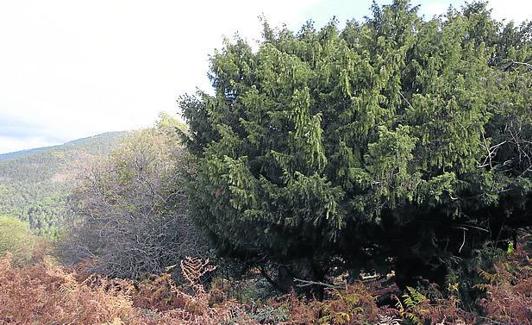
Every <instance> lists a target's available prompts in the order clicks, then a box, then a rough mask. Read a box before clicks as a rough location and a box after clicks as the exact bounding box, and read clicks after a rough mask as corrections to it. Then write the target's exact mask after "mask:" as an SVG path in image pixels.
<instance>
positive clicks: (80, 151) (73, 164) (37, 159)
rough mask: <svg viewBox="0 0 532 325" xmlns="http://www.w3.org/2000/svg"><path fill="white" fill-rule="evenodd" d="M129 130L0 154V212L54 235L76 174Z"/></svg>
mask: <svg viewBox="0 0 532 325" xmlns="http://www.w3.org/2000/svg"><path fill="white" fill-rule="evenodd" d="M127 134H128V132H126V131H122V132H108V133H103V134H99V135H95V136H92V137H87V138H82V139H77V140H74V141H70V142H67V143H65V144H62V145H57V146H50V147H42V148H34V149H29V150H22V151H17V152H11V153H5V154H0V215H2V214H5V215H11V216H15V217H18V218H19V219H21V220H24V221H27V222H29V224H30V227H31V228H32V229H33V230H34V231H35V232H37V233H40V234H47V235H51V236H55V235H56V233H57V229H58V225H59V224H60V223H61V220H63V219H64V217H65V215H66V213H67V212H66V211H65V206H66V204H65V202H66V200H67V197H68V195H70V192H71V190H72V188H73V186H74V183H75V182H74V179H75V175H76V174H77V172H78V169H79V168H80V166H81V165H82V164H84V163H85V162H86V161H88V160H90V159H91V158H95V157H100V156H104V155H107V154H109V153H110V152H111V151H112V150H113V149H114V148H116V147H117V146H118V145H119V144H120V142H121V141H122V139H124V138H125V137H126V136H127Z"/></svg>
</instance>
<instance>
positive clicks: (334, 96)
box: [180, 0, 532, 279]
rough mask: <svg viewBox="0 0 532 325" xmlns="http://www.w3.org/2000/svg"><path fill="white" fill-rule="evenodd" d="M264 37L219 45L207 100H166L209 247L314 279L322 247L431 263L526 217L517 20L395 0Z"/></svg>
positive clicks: (525, 102) (530, 170)
mask: <svg viewBox="0 0 532 325" xmlns="http://www.w3.org/2000/svg"><path fill="white" fill-rule="evenodd" d="M263 35H264V40H263V41H262V43H261V44H260V45H259V47H258V49H257V50H253V49H252V48H251V46H250V45H248V44H247V43H246V42H245V41H244V40H242V39H239V38H237V39H235V40H234V41H233V42H226V44H225V47H224V48H223V49H222V50H220V51H217V52H215V53H214V55H213V56H212V58H211V73H210V77H211V80H212V84H213V86H214V90H215V93H214V95H209V94H207V93H198V94H197V95H196V96H185V97H183V98H182V100H181V102H180V104H181V107H182V108H183V113H184V116H185V118H186V119H187V122H188V124H189V126H190V132H189V134H188V137H187V139H186V140H187V144H188V148H189V149H190V151H191V152H192V153H193V154H194V156H195V157H196V158H197V163H198V168H197V173H195V174H193V175H192V178H191V182H190V198H191V204H192V206H193V209H192V211H193V214H194V217H195V219H196V220H197V221H198V222H199V223H200V224H202V225H203V227H204V228H206V229H207V230H208V232H209V233H210V235H211V236H212V237H213V238H214V239H215V241H216V243H217V245H218V247H219V248H221V249H222V251H223V250H225V251H226V252H230V253H233V254H236V255H238V256H241V257H248V258H255V260H259V259H261V258H263V257H267V258H268V259H270V260H276V261H280V262H281V263H288V261H300V262H301V263H302V264H303V265H306V267H305V270H307V271H306V272H307V274H306V276H308V277H314V278H318V279H319V278H323V276H324V274H325V273H326V272H327V270H328V267H330V266H332V265H333V262H332V261H333V258H332V257H333V256H340V257H342V259H341V261H344V262H346V263H347V265H349V264H353V263H356V262H357V260H361V259H364V260H366V259H368V258H370V257H375V256H379V255H382V256H386V255H391V256H396V257H398V258H399V259H400V260H401V259H402V260H403V262H404V261H405V260H404V259H405V258H410V259H411V260H409V261H408V263H403V264H408V265H409V266H408V267H410V268H411V267H413V264H412V263H416V262H419V261H421V262H425V263H427V262H431V263H435V264H438V263H439V265H441V263H440V262H438V261H437V260H438V258H439V257H442V256H446V254H463V253H465V252H470V250H471V248H472V247H474V246H475V245H478V244H479V243H481V242H483V241H484V240H486V239H488V237H490V236H491V237H492V238H494V239H498V238H499V237H500V236H506V235H505V234H504V232H501V231H502V230H504V227H503V226H505V225H512V227H516V226H518V225H522V224H527V223H530V220H531V219H530V217H531V216H530V213H531V211H532V207H531V206H530V204H531V203H530V202H531V200H530V199H531V195H532V194H531V191H530V190H531V185H532V160H531V157H532V142H531V141H532V133H531V130H532V127H531V122H532V108H531V106H530V103H531V102H532V101H531V91H530V89H531V82H532V78H531V71H530V60H531V59H532V58H531V56H532V48H531V45H532V42H531V39H530V35H531V25H530V24H523V25H522V26H519V27H515V26H513V25H512V24H506V25H505V24H503V23H500V22H497V21H495V20H493V19H491V18H490V15H489V11H488V10H487V9H486V7H485V4H481V3H474V4H471V5H468V6H467V7H466V8H464V9H463V10H461V11H456V10H449V11H448V12H447V14H445V15H443V16H442V17H440V18H437V19H432V20H429V21H423V20H422V19H421V18H420V17H419V16H418V14H417V8H415V7H412V6H411V5H410V4H409V3H408V2H407V1H403V0H397V1H394V2H393V4H391V5H387V6H382V7H379V6H376V5H374V6H373V7H372V17H370V18H367V19H365V20H364V21H350V22H349V23H348V24H347V25H346V27H345V28H344V29H343V30H340V29H339V28H338V27H337V23H336V22H335V21H334V20H333V21H331V23H330V24H328V25H327V26H325V27H323V28H322V29H320V30H317V29H316V28H314V26H313V24H312V23H307V24H306V25H305V26H303V28H302V29H301V30H300V31H299V32H298V33H294V32H292V31H289V30H287V29H280V30H274V29H271V28H270V27H269V26H268V24H266V23H265V24H264V34H263ZM463 238H465V239H464V240H463ZM262 260H264V259H262ZM298 263H299V262H298ZM430 272H433V270H430ZM430 272H429V273H430Z"/></svg>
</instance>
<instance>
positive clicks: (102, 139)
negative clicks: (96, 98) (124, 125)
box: [0, 131, 128, 161]
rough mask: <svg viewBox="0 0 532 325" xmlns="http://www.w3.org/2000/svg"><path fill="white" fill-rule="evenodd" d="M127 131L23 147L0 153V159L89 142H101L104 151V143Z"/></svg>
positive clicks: (85, 145)
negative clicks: (28, 147)
mask: <svg viewBox="0 0 532 325" xmlns="http://www.w3.org/2000/svg"><path fill="white" fill-rule="evenodd" d="M127 133H128V132H127V131H114V132H105V133H101V134H98V135H94V136H90V137H86V138H80V139H76V140H72V141H68V142H65V143H64V144H59V145H55V146H48V147H39V148H32V149H25V150H19V151H13V152H7V153H2V154H0V161H3V160H8V159H17V158H22V157H27V156H30V155H33V154H37V153H41V152H46V151H50V150H55V149H61V148H65V147H70V146H78V145H81V146H84V147H88V148H90V147H91V144H95V143H100V144H102V147H103V148H102V149H103V150H104V151H105V147H106V143H109V142H113V141H114V140H115V139H117V138H121V137H123V136H125V135H126V134H127Z"/></svg>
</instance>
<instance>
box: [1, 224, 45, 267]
mask: <svg viewBox="0 0 532 325" xmlns="http://www.w3.org/2000/svg"><path fill="white" fill-rule="evenodd" d="M36 244H37V238H36V237H35V236H34V235H32V234H31V232H30V230H29V226H28V224H26V223H25V222H22V221H20V220H18V219H15V218H11V217H5V216H0V256H2V255H4V254H6V253H7V252H10V253H11V254H12V258H13V260H14V261H15V262H16V263H24V262H28V261H29V260H30V259H31V258H32V256H33V251H34V246H35V245H36Z"/></svg>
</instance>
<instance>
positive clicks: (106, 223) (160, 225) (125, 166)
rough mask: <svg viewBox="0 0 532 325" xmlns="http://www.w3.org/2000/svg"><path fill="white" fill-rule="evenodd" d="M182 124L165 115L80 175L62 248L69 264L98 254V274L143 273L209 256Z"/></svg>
mask: <svg viewBox="0 0 532 325" xmlns="http://www.w3.org/2000/svg"><path fill="white" fill-rule="evenodd" d="M175 128H176V125H175V124H172V123H171V120H169V118H168V117H164V116H163V118H162V119H161V121H160V122H159V124H158V126H157V127H155V128H152V129H146V130H141V131H137V132H135V133H133V134H132V135H130V136H129V137H128V138H127V139H125V140H124V142H123V143H122V145H121V146H120V147H119V148H118V149H116V150H115V151H113V152H112V154H111V155H110V156H109V157H106V158H104V159H101V160H98V161H95V162H92V163H91V164H89V166H87V168H86V170H85V171H83V172H82V173H81V175H80V178H81V180H80V184H79V186H78V187H77V188H76V189H75V191H74V194H73V195H72V197H71V200H70V202H71V206H72V208H73V210H74V212H75V217H74V219H73V220H71V224H70V229H69V234H67V236H66V238H65V240H64V241H63V244H62V245H60V252H61V254H62V255H63V256H64V257H65V259H66V260H67V261H70V262H77V261H79V260H81V259H83V258H91V259H92V260H93V262H94V264H93V266H94V269H93V271H97V272H102V273H104V274H106V275H109V276H118V277H129V278H140V277H142V276H143V275H144V274H146V273H155V274H158V273H161V272H164V269H165V268H166V267H168V266H170V265H172V264H175V263H176V262H177V261H179V259H181V258H183V257H184V256H187V255H198V254H201V253H203V250H202V249H203V248H204V247H205V242H204V241H202V236H201V235H200V234H199V232H198V231H196V228H195V226H194V224H193V223H192V221H191V220H190V219H189V217H188V204H187V199H186V195H185V193H184V189H183V175H184V169H185V168H186V167H187V163H186V156H185V153H184V151H183V150H182V149H181V146H180V144H179V141H178V139H177V135H176V132H175Z"/></svg>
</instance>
